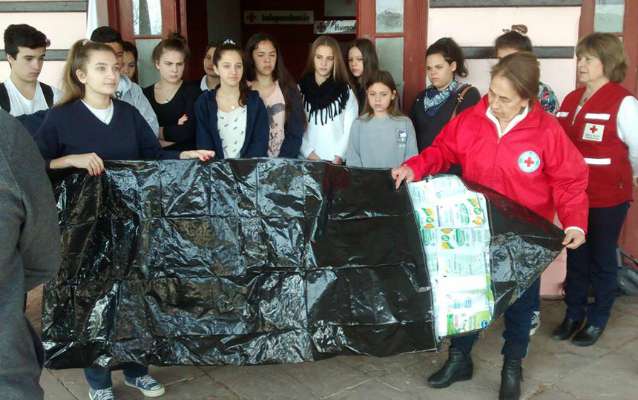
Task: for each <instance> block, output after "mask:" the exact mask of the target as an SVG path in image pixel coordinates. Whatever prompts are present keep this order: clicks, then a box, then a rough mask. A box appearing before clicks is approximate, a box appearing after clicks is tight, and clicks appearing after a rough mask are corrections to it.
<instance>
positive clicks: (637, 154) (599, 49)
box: [552, 33, 638, 346]
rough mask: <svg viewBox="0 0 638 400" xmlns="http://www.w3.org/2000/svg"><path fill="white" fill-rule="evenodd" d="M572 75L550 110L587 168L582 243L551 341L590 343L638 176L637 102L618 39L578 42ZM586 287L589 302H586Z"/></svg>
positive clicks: (570, 257) (604, 316)
mask: <svg viewBox="0 0 638 400" xmlns="http://www.w3.org/2000/svg"><path fill="white" fill-rule="evenodd" d="M576 55H577V57H578V79H579V81H580V82H581V83H583V84H584V86H583V87H580V88H578V89H576V90H574V91H573V92H571V93H570V94H568V95H567V97H565V100H564V101H563V104H562V106H561V108H560V111H559V112H558V113H557V114H556V117H557V118H558V120H559V122H560V124H561V125H562V126H563V128H564V129H565V132H567V134H568V136H569V137H570V138H571V140H572V142H574V144H575V145H576V147H577V148H578V149H579V150H580V152H581V153H582V154H583V157H585V162H586V163H587V164H588V166H589V186H588V187H587V195H588V197H589V207H590V208H589V221H588V226H589V234H588V236H587V243H585V245H583V246H581V247H580V248H578V249H577V250H569V251H568V252H567V280H566V286H565V292H566V296H565V302H566V303H567V312H566V315H565V319H564V320H563V322H562V323H561V325H560V326H559V327H558V328H556V330H555V331H554V333H553V335H552V336H553V338H554V339H556V340H566V339H569V338H571V337H572V336H573V338H572V343H573V344H575V345H578V346H590V345H592V344H594V343H595V342H596V341H597V340H598V338H599V337H600V335H601V334H602V333H603V330H604V329H605V325H606V324H607V320H608V319H609V314H610V312H611V308H612V305H613V303H614V297H615V295H616V281H617V276H616V274H617V269H618V262H617V258H616V246H617V242H618V235H619V234H620V229H621V227H622V224H623V222H624V220H625V216H626V214H627V209H628V208H629V202H630V201H631V200H632V190H633V186H635V185H636V183H637V182H636V180H637V179H636V178H637V176H638V100H636V98H635V97H634V96H632V95H631V93H629V91H627V90H626V89H625V88H623V87H622V86H620V84H619V83H620V82H622V80H623V79H624V78H625V71H626V70H627V63H626V61H625V52H624V49H623V44H622V42H621V41H620V40H619V39H618V38H617V37H616V36H614V35H612V34H609V33H593V34H591V35H589V36H587V37H585V38H583V39H582V40H581V41H580V42H579V43H578V46H577V47H576ZM590 286H591V287H592V288H593V290H594V296H595V301H594V303H593V304H589V305H588V304H587V297H588V293H589V288H590Z"/></svg>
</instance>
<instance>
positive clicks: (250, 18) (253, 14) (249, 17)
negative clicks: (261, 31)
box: [247, 12, 257, 24]
mask: <svg viewBox="0 0 638 400" xmlns="http://www.w3.org/2000/svg"><path fill="white" fill-rule="evenodd" d="M247 18H248V22H250V23H251V24H252V23H253V22H255V20H256V19H257V16H256V15H255V13H252V12H251V13H250V14H248V17H247Z"/></svg>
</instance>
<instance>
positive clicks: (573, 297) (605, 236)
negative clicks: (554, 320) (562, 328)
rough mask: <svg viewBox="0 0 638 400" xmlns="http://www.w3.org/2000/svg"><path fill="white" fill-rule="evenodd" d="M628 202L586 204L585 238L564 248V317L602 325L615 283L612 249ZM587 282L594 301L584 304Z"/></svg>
mask: <svg viewBox="0 0 638 400" xmlns="http://www.w3.org/2000/svg"><path fill="white" fill-rule="evenodd" d="M628 208H629V203H622V204H619V205H617V206H614V207H604V208H590V209H589V221H588V229H587V230H588V232H587V242H585V243H584V244H583V245H582V246H580V247H579V248H577V249H576V250H567V279H566V285H565V303H567V315H566V316H567V318H570V319H573V320H576V321H582V320H583V319H585V318H587V322H588V323H589V324H591V325H594V326H597V327H600V328H604V327H605V325H607V321H608V320H609V315H610V314H611V308H612V306H613V304H614V300H615V297H616V288H617V285H618V282H617V280H618V259H617V254H616V250H617V247H618V236H619V235H620V229H621V228H622V225H623V222H624V221H625V216H626V215H627V209H628ZM590 286H591V287H592V288H593V290H594V297H595V300H594V303H593V304H588V303H587V297H588V294H589V288H590Z"/></svg>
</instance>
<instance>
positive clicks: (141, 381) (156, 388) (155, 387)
mask: <svg viewBox="0 0 638 400" xmlns="http://www.w3.org/2000/svg"><path fill="white" fill-rule="evenodd" d="M124 383H125V384H126V386H130V387H134V388H135V389H138V390H139V391H140V392H142V394H143V395H144V396H146V397H159V396H161V395H163V394H164V392H165V391H166V390H165V389H164V385H162V384H161V383H159V382H158V381H157V380H155V378H153V377H152V376H150V375H144V376H140V377H137V378H135V380H134V381H130V380H129V379H128V378H126V377H124Z"/></svg>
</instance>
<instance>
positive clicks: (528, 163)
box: [523, 157, 534, 168]
mask: <svg viewBox="0 0 638 400" xmlns="http://www.w3.org/2000/svg"><path fill="white" fill-rule="evenodd" d="M523 162H524V163H525V165H527V168H530V167H531V166H532V165H534V160H532V157H527V160H525V161H523Z"/></svg>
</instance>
